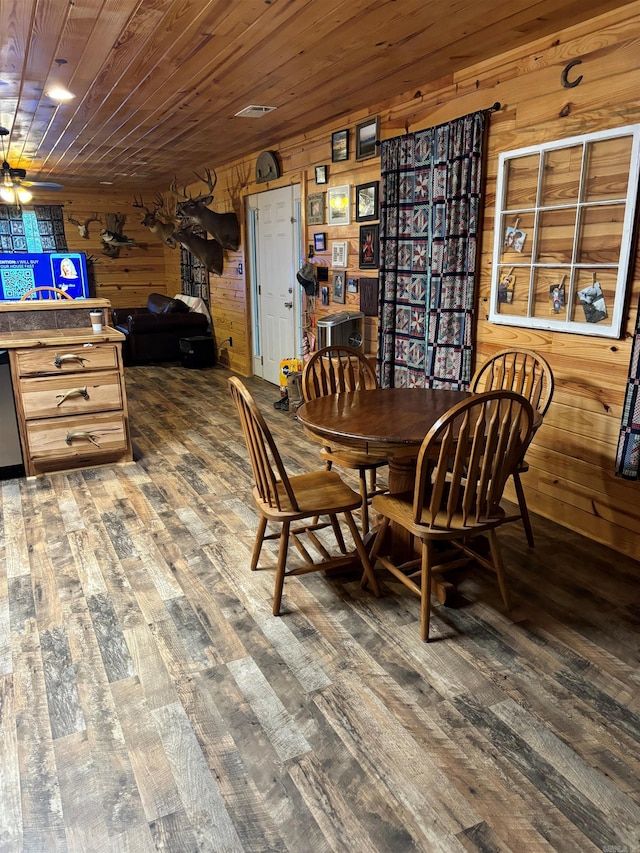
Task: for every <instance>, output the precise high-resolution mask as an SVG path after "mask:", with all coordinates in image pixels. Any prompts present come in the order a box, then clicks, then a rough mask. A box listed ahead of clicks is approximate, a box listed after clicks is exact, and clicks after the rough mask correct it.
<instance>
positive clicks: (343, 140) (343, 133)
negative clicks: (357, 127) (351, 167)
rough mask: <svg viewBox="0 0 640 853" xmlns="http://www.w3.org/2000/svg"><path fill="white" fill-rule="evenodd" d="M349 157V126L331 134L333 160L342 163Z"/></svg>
mask: <svg viewBox="0 0 640 853" xmlns="http://www.w3.org/2000/svg"><path fill="white" fill-rule="evenodd" d="M348 159H349V128H345V130H336V131H334V132H333V133H332V134H331V162H332V163H340V162H341V161H343V160H348Z"/></svg>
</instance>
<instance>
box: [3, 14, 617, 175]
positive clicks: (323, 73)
mask: <svg viewBox="0 0 640 853" xmlns="http://www.w3.org/2000/svg"><path fill="white" fill-rule="evenodd" d="M618 5H619V0H572V2H571V0H570V2H567V0H538V2H536V0H512V2H510V3H506V2H504V0H449V2H442V0H437V2H436V0H375V2H374V0H73V2H69V0H2V2H0V39H1V44H0V126H3V127H5V128H7V129H8V130H9V131H10V135H9V136H7V137H5V139H4V142H5V148H6V151H7V153H8V158H7V159H8V160H9V162H10V164H11V166H14V167H16V166H17V167H22V168H26V169H27V170H28V174H27V178H28V179H31V180H40V181H57V182H60V183H62V184H64V185H65V186H84V187H87V186H94V185H97V184H98V183H99V182H100V181H113V182H114V185H115V186H118V185H122V186H124V185H126V186H127V187H129V188H134V189H135V188H144V187H149V186H151V187H154V188H162V187H166V186H167V184H168V182H169V180H170V179H171V177H172V176H173V175H177V176H178V179H179V180H182V179H184V180H186V179H187V177H188V176H189V174H190V173H191V169H192V168H193V167H196V168H199V167H201V166H202V165H209V166H211V167H217V166H221V165H223V164H224V163H228V162H230V161H231V160H234V159H236V158H237V157H239V156H243V155H246V154H250V153H253V152H256V151H260V150H264V149H269V148H271V147H274V146H275V145H277V143H278V142H279V141H281V140H284V139H287V138H290V137H292V136H295V135H297V134H299V133H304V132H305V131H309V130H311V129H313V128H317V127H319V126H321V125H326V124H327V123H331V122H333V121H335V122H336V127H339V126H340V121H341V118H340V117H344V116H346V115H348V114H353V113H357V112H358V111H362V110H366V109H367V107H368V106H369V105H370V104H378V103H382V102H384V101H386V100H388V99H390V98H393V97H394V96H397V95H399V94H401V93H406V92H410V91H412V90H413V89H417V88H419V87H422V88H424V87H425V86H426V85H428V84H429V82H430V81H436V80H441V79H443V78H445V79H446V78H447V77H448V76H450V75H451V74H453V73H454V72H455V71H457V70H459V69H461V68H464V67H466V66H468V65H471V64H473V63H475V62H477V61H480V60H483V59H487V58H489V57H491V56H493V55H495V54H497V53H500V52H501V51H504V50H508V49H510V48H512V47H516V46H517V45H519V44H522V43H526V42H527V41H530V40H531V39H533V38H536V37H538V36H545V35H552V34H553V33H555V32H557V31H559V30H561V29H562V28H563V27H566V26H568V25H571V24H573V23H577V22H579V21H581V20H584V19H586V18H589V17H593V16H594V15H596V14H600V13H602V12H605V11H608V10H610V9H612V8H615V7H617V6H618ZM54 83H61V84H63V85H64V86H65V87H67V88H68V89H69V90H70V91H72V92H73V93H74V95H75V98H74V99H73V100H72V101H70V102H68V103H66V104H58V103H55V102H54V101H52V100H51V99H50V98H49V97H48V96H47V94H46V93H47V91H48V89H49V87H50V86H51V85H52V84H54ZM249 104H258V105H266V106H274V107H277V109H276V110H275V111H274V112H272V113H269V114H268V115H265V116H263V117H262V118H259V119H256V118H236V117H235V113H237V112H238V111H239V110H241V109H243V108H244V107H246V106H247V105H249ZM487 106H489V104H488V105H487ZM342 120H344V118H342Z"/></svg>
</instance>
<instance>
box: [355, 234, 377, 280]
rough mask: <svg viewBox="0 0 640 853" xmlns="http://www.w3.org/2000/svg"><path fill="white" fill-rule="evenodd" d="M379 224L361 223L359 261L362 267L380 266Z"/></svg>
mask: <svg viewBox="0 0 640 853" xmlns="http://www.w3.org/2000/svg"><path fill="white" fill-rule="evenodd" d="M379 235H380V232H379V227H378V225H377V224H376V225H361V226H360V240H359V254H358V258H359V262H360V269H363V270H375V269H377V268H378V254H379V247H378V239H379Z"/></svg>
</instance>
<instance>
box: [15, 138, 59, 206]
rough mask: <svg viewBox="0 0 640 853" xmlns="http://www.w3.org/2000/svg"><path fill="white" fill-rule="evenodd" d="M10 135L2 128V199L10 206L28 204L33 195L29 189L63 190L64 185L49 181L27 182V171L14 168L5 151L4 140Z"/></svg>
mask: <svg viewBox="0 0 640 853" xmlns="http://www.w3.org/2000/svg"><path fill="white" fill-rule="evenodd" d="M8 135H9V131H8V130H7V128H6V127H0V138H1V139H2V168H1V169H0V198H2V199H3V201H6V202H8V203H9V204H20V203H23V204H26V203H27V202H29V201H31V198H32V195H31V193H30V192H29V190H28V187H42V188H43V189H50V190H61V189H62V184H56V183H53V182H49V181H27V180H25V178H26V177H27V170H26V169H18V168H14V167H13V166H11V165H10V164H9V162H8V161H7V157H6V154H5V150H4V138H5V136H8Z"/></svg>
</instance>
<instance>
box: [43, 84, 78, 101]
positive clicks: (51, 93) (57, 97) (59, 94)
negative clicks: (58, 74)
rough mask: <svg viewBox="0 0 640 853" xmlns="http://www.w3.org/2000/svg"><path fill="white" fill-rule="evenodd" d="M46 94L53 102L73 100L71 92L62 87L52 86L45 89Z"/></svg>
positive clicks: (73, 96)
mask: <svg viewBox="0 0 640 853" xmlns="http://www.w3.org/2000/svg"><path fill="white" fill-rule="evenodd" d="M46 94H47V95H48V97H50V98H51V100H53V101H70V100H72V99H73V98H75V95H74V94H73V92H70V91H69V90H68V89H65V88H64V86H52V87H51V88H50V89H47V92H46Z"/></svg>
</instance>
